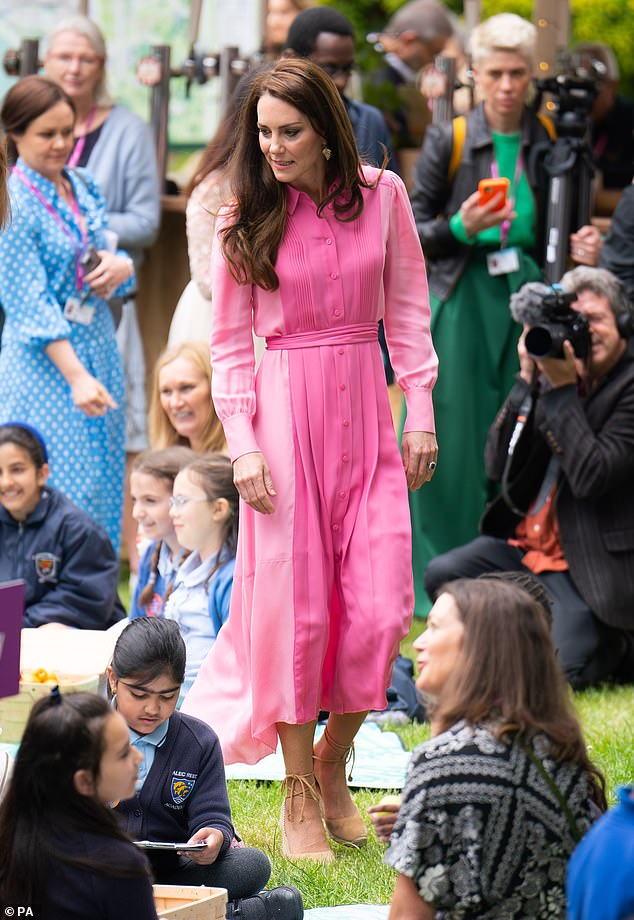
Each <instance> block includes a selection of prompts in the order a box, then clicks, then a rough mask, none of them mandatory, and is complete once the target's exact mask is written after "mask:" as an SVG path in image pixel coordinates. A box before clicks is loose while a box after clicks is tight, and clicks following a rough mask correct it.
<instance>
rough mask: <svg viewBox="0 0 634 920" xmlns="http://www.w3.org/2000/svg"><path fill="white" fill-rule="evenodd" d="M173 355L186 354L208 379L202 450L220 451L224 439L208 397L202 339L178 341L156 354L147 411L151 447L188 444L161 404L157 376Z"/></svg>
mask: <svg viewBox="0 0 634 920" xmlns="http://www.w3.org/2000/svg"><path fill="white" fill-rule="evenodd" d="M176 358H187V360H188V361H191V362H192V364H194V365H195V366H196V367H197V368H198V369H199V370H201V371H202V372H203V374H204V375H205V377H206V378H207V380H208V381H209V416H208V418H207V422H206V424H205V428H204V431H203V432H202V438H201V440H202V442H203V452H209V451H220V452H222V451H224V450H226V446H227V442H226V440H225V433H224V430H223V427H222V423H221V421H220V419H219V418H218V416H217V415H216V410H215V409H214V404H213V402H212V400H211V363H210V361H209V348H208V347H207V345H205V343H204V342H194V341H192V342H181V343H180V344H179V345H175V346H174V347H173V348H166V349H165V350H164V351H162V352H161V354H160V355H159V356H158V358H157V360H156V364H155V365H154V375H153V379H152V401H151V403H150V412H149V429H150V444H151V446H152V448H153V449H155V450H160V449H162V448H164V447H173V446H174V445H176V444H182V445H184V446H185V447H189V446H190V445H189V442H188V441H187V439H186V438H182V437H181V436H180V435H179V433H178V432H177V431H176V429H175V428H174V426H173V425H172V423H171V422H170V420H169V418H168V417H167V413H166V412H165V409H164V408H163V406H162V405H161V393H160V389H159V377H160V374H161V371H162V370H163V368H164V367H165V366H166V365H168V364H171V362H172V361H175V360H176Z"/></svg>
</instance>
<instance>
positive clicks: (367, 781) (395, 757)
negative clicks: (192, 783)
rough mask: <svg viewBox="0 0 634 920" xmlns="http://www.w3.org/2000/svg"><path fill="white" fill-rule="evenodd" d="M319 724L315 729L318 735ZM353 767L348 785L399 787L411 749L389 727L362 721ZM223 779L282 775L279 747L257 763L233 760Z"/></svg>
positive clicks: (404, 774)
mask: <svg viewBox="0 0 634 920" xmlns="http://www.w3.org/2000/svg"><path fill="white" fill-rule="evenodd" d="M323 730H324V726H323V725H322V724H320V725H318V726H317V731H316V733H315V736H316V738H319V736H320V734H321V732H323ZM354 754H355V759H354V769H353V771H352V779H351V780H350V781H349V783H348V785H350V786H355V787H363V788H366V789H402V788H403V785H404V783H405V777H406V775H407V767H408V765H409V760H410V757H411V753H410V752H409V751H406V750H405V748H404V747H403V744H402V742H401V739H400V738H399V736H398V735H397V734H396V732H393V731H382V730H381V728H380V727H379V726H378V725H375V724H374V723H372V722H364V723H363V725H362V726H361V728H360V729H359V732H358V734H357V737H356V738H355V742H354ZM225 772H226V775H227V779H263V780H275V779H279V780H281V779H284V772H285V771H284V759H283V758H282V751H281V748H280V747H278V749H277V751H276V752H275V754H269V756H268V757H265V758H264V759H263V760H261V761H260V762H259V763H256V764H244V763H234V764H231V765H230V766H228V767H226V771H225Z"/></svg>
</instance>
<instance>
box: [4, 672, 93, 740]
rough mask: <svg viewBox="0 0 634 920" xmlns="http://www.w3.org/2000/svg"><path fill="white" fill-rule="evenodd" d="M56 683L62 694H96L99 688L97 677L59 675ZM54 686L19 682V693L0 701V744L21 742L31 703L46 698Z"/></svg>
mask: <svg viewBox="0 0 634 920" xmlns="http://www.w3.org/2000/svg"><path fill="white" fill-rule="evenodd" d="M58 683H59V689H60V690H61V692H62V693H79V692H81V693H96V692H97V690H98V688H99V675H98V674H93V675H91V676H89V677H86V676H81V677H77V676H73V675H59V681H58ZM54 686H55V683H54V682H50V681H47V682H46V683H36V682H34V683H31V682H28V681H20V692H19V693H17V694H16V695H15V696H7V697H5V698H4V699H0V742H2V743H3V744H17V743H18V742H19V741H21V740H22V734H23V732H24V726H25V725H26V720H27V719H28V717H29V713H30V711H31V707H32V705H33V703H34V702H35V701H36V700H39V699H40V697H42V696H48V694H49V693H50V692H51V690H52V688H53V687H54Z"/></svg>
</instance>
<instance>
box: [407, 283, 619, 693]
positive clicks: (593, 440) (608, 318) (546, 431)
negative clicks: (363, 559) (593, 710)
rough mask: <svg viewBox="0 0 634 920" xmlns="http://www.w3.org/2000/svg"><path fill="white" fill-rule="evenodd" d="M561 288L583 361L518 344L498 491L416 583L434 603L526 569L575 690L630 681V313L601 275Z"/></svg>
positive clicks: (492, 455)
mask: <svg viewBox="0 0 634 920" xmlns="http://www.w3.org/2000/svg"><path fill="white" fill-rule="evenodd" d="M562 284H563V286H564V288H565V289H566V290H568V291H574V292H576V294H577V300H576V301H575V302H574V304H573V307H574V309H575V310H576V311H577V312H579V313H580V314H583V315H584V316H585V317H586V319H587V321H588V324H589V334H590V348H589V353H588V357H587V359H585V360H582V359H579V358H577V357H576V356H575V353H574V350H573V347H572V345H571V343H570V342H568V341H566V342H565V343H564V346H563V352H564V353H563V357H562V358H555V357H547V358H543V359H539V360H534V359H533V358H531V357H530V356H529V355H528V353H527V350H526V346H525V344H524V335H523V336H522V337H521V339H520V343H519V346H518V353H519V358H520V373H519V375H518V378H517V382H516V383H515V385H514V386H513V388H512V390H511V392H510V393H509V395H508V397H507V399H506V401H505V403H504V405H503V406H502V408H501V409H500V412H499V413H498V415H497V417H496V419H495V421H494V423H493V425H492V426H491V429H490V431H489V437H488V441H487V446H486V457H485V461H486V469H487V474H488V475H489V477H490V478H491V479H492V480H494V481H496V482H501V481H504V483H505V484H506V488H505V490H504V495H500V496H499V497H498V498H497V499H495V500H494V501H493V502H492V503H491V504H490V505H489V506H488V507H487V509H486V511H485V513H484V516H483V518H482V521H481V533H482V535H481V536H479V537H477V538H476V539H475V540H473V541H471V543H468V544H466V545H465V546H461V547H458V548H457V549H454V550H450V551H449V552H448V553H444V554H443V555H441V556H437V557H436V558H435V559H434V560H432V562H431V563H430V564H429V566H428V567H427V570H426V572H425V586H426V589H427V591H428V593H429V594H430V596H431V597H432V598H435V597H436V596H437V594H438V593H439V592H440V589H441V587H442V585H443V584H444V583H445V582H447V581H450V580H452V579H453V578H459V577H476V576H477V575H479V574H481V573H483V572H490V571H504V570H528V571H531V572H532V573H533V574H534V575H535V576H536V577H537V579H538V580H539V581H540V582H542V584H543V585H544V586H545V588H546V589H547V590H548V592H549V594H550V596H551V598H552V602H553V626H552V632H553V641H554V643H555V646H556V647H557V649H558V654H559V660H560V662H561V665H562V668H563V670H564V672H565V674H566V676H567V678H568V680H569V681H570V683H571V684H572V686H573V687H574V688H575V689H581V688H583V687H586V686H588V685H589V684H593V683H596V682H597V681H600V680H605V679H607V678H611V677H616V678H627V677H632V676H634V525H633V522H634V356H633V355H632V353H631V350H629V349H628V347H627V341H626V338H625V336H626V335H628V334H631V329H632V313H631V307H630V305H629V303H628V300H627V297H626V296H625V293H624V291H623V289H622V287H621V285H620V284H619V282H618V281H617V280H616V279H615V278H614V276H613V275H611V274H610V273H609V272H607V271H605V270H602V269H592V268H576V269H575V270H574V271H572V272H569V273H568V274H567V275H565V276H564V278H563V279H562ZM507 466H508V468H507Z"/></svg>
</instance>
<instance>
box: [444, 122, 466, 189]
mask: <svg viewBox="0 0 634 920" xmlns="http://www.w3.org/2000/svg"><path fill="white" fill-rule="evenodd" d="M466 134H467V119H466V118H465V116H464V115H456V117H455V118H454V120H453V147H452V149H451V159H450V160H449V169H448V170H447V179H448V181H449V183H450V184H451V183H452V182H453V178H454V176H455V175H456V173H457V171H458V167H459V166H460V160H461V159H462V148H463V147H464V139H465V136H466Z"/></svg>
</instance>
